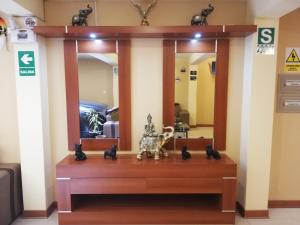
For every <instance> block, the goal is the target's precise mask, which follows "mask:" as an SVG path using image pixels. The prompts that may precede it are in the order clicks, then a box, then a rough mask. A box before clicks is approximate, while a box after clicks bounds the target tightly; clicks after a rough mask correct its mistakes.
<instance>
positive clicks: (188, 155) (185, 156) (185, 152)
mask: <svg viewBox="0 0 300 225" xmlns="http://www.w3.org/2000/svg"><path fill="white" fill-rule="evenodd" d="M181 157H182V159H183V160H187V159H190V158H191V157H192V156H191V153H189V152H188V149H187V146H186V145H184V146H183V147H182V149H181Z"/></svg>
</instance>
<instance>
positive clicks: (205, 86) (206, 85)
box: [197, 57, 216, 125]
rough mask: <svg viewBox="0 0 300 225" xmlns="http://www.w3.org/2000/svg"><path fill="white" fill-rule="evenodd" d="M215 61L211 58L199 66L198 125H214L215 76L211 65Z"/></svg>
mask: <svg viewBox="0 0 300 225" xmlns="http://www.w3.org/2000/svg"><path fill="white" fill-rule="evenodd" d="M215 60H216V58H215V57H211V58H208V59H206V60H204V61H202V62H201V63H200V64H198V79H197V82H198V85H197V92H198V94H197V124H210V125H212V124H214V103H215V75H213V74H211V71H210V65H211V62H212V61H215Z"/></svg>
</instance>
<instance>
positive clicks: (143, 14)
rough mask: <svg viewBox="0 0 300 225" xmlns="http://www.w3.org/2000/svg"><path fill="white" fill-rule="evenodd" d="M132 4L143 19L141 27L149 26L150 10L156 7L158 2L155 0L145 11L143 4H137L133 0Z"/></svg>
mask: <svg viewBox="0 0 300 225" xmlns="http://www.w3.org/2000/svg"><path fill="white" fill-rule="evenodd" d="M131 3H132V4H133V5H134V6H135V7H136V8H137V9H138V11H139V13H140V15H141V17H142V21H141V25H142V26H149V21H148V19H147V17H148V14H149V12H150V10H151V9H152V8H153V7H154V6H155V5H156V3H157V0H153V1H152V2H151V3H150V4H148V6H147V7H146V9H145V10H143V8H142V4H141V3H137V2H136V1H135V0H131Z"/></svg>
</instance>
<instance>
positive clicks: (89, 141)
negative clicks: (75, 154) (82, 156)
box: [81, 138, 118, 151]
mask: <svg viewBox="0 0 300 225" xmlns="http://www.w3.org/2000/svg"><path fill="white" fill-rule="evenodd" d="M81 143H82V148H83V149H84V150H90V151H93V150H95V151H97V150H107V149H109V148H111V147H112V145H118V139H117V138H105V139H96V138H82V139H81Z"/></svg>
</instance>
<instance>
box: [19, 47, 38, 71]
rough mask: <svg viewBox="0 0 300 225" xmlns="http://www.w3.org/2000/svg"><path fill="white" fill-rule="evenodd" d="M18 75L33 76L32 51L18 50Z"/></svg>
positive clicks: (33, 61) (33, 62)
mask: <svg viewBox="0 0 300 225" xmlns="http://www.w3.org/2000/svg"><path fill="white" fill-rule="evenodd" d="M18 61H19V75H20V76H35V60H34V51H18Z"/></svg>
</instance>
